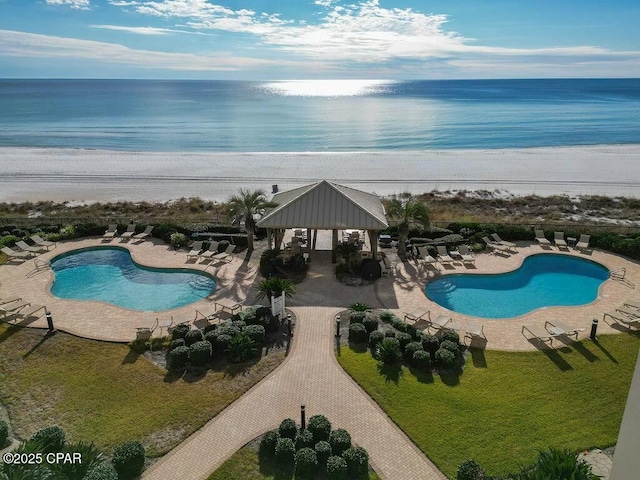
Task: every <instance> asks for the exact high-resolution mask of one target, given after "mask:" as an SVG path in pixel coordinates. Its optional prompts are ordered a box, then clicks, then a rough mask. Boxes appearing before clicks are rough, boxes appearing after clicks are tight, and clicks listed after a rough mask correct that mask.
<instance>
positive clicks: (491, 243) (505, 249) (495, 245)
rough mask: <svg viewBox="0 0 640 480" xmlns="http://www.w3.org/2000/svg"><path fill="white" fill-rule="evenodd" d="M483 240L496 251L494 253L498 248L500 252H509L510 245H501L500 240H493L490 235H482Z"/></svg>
mask: <svg viewBox="0 0 640 480" xmlns="http://www.w3.org/2000/svg"><path fill="white" fill-rule="evenodd" d="M482 241H483V242H484V243H486V244H487V247H489V248H491V249H492V250H493V251H494V253H495V252H496V250H497V251H498V252H503V253H508V252H509V247H506V246H504V245H500V244H499V243H498V242H494V241H493V240H490V239H489V237H482Z"/></svg>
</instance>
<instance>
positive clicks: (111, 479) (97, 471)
mask: <svg viewBox="0 0 640 480" xmlns="http://www.w3.org/2000/svg"><path fill="white" fill-rule="evenodd" d="M84 480H118V472H116V469H115V468H113V467H112V466H111V465H109V464H107V463H102V464H100V465H98V466H96V467H94V468H92V469H91V470H89V473H88V474H87V476H86V477H84Z"/></svg>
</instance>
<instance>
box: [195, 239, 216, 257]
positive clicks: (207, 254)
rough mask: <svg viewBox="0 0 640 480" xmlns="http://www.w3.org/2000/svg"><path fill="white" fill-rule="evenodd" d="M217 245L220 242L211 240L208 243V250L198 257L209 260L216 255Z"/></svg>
mask: <svg viewBox="0 0 640 480" xmlns="http://www.w3.org/2000/svg"><path fill="white" fill-rule="evenodd" d="M219 244H220V242H217V241H216V240H212V241H211V242H209V248H208V249H207V250H204V251H203V252H201V253H200V254H199V255H198V256H199V257H202V258H206V259H210V258H211V257H213V256H214V255H215V254H216V253H218V245H219Z"/></svg>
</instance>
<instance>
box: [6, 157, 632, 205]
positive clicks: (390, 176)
mask: <svg viewBox="0 0 640 480" xmlns="http://www.w3.org/2000/svg"><path fill="white" fill-rule="evenodd" d="M639 160H640V145H603V146H588V147H559V148H558V147H553V148H529V149H500V150H426V151H416V152H406V151H398V152H394V151H388V150H387V151H381V152H368V151H367V152H346V153H342V152H339V153H324V152H317V153H315V152H313V153H304V152H300V153H269V152H266V153H219V152H212V153H206V152H201V153H196V152H177V153H174V152H122V151H103V150H83V149H52V148H42V149H37V148H13V147H5V148H0V170H1V171H2V175H1V176H0V201H5V202H8V201H11V202H21V201H39V200H54V201H87V202H92V201H113V200H131V201H142V200H147V201H166V200H172V199H177V198H181V197H202V198H205V199H210V200H220V201H223V200H226V199H227V198H228V197H229V196H230V195H232V194H233V193H235V192H237V190H238V188H239V187H244V188H263V189H265V190H266V191H267V192H271V187H272V185H275V184H277V185H278V187H279V189H280V190H286V189H290V188H295V187H298V186H300V185H304V184H308V183H311V182H315V181H317V180H321V179H327V180H331V181H336V182H339V183H343V184H345V185H349V186H352V187H355V188H359V189H363V190H368V191H372V192H375V193H378V194H380V195H389V194H393V193H399V192H402V191H411V192H413V193H423V192H428V191H431V190H463V189H464V190H480V189H482V190H508V191H509V192H511V193H514V194H519V195H525V194H537V195H542V196H547V195H553V194H569V195H579V194H598V195H608V196H634V197H637V196H639V195H640V165H639V163H638V162H639Z"/></svg>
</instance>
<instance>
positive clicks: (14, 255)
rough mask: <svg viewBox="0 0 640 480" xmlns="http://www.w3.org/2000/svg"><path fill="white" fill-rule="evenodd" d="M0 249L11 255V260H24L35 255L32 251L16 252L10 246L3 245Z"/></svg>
mask: <svg viewBox="0 0 640 480" xmlns="http://www.w3.org/2000/svg"><path fill="white" fill-rule="evenodd" d="M0 251H1V252H2V253H4V254H5V255H6V256H7V257H9V260H22V261H23V262H24V261H25V260H27V259H28V258H31V257H34V256H35V255H34V254H33V253H32V252H16V251H15V250H13V249H11V248H9V247H2V248H0Z"/></svg>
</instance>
